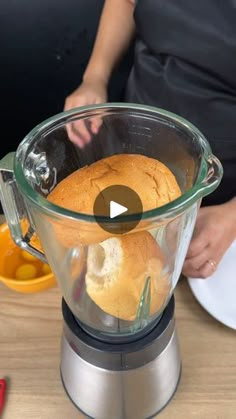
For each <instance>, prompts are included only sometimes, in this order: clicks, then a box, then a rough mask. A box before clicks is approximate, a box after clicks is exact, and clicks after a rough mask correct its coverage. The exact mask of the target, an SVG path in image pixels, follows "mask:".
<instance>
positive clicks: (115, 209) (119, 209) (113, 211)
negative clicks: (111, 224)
mask: <svg viewBox="0 0 236 419" xmlns="http://www.w3.org/2000/svg"><path fill="white" fill-rule="evenodd" d="M126 211H128V208H126V207H124V206H123V205H120V204H118V203H117V202H115V201H110V218H115V217H118V215H121V214H123V213H124V212H126Z"/></svg>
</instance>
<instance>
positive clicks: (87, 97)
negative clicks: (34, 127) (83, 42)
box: [64, 0, 135, 147]
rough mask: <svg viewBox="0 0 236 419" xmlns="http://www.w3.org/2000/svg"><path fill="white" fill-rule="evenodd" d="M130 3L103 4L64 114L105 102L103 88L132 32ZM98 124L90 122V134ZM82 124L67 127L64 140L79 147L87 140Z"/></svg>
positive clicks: (118, 0)
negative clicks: (87, 55) (89, 50)
mask: <svg viewBox="0 0 236 419" xmlns="http://www.w3.org/2000/svg"><path fill="white" fill-rule="evenodd" d="M133 11H134V0H106V1H105V4H104V8H103V12H102V15H101V19H100V23H99V27H98V32H97V36H96V40H95V44H94V47H93V51H92V54H91V57H90V60H89V62H88V65H87V68H86V70H85V72H84V75H83V81H82V84H81V85H80V86H79V87H78V88H77V89H76V90H75V91H74V92H73V93H71V94H70V95H69V96H68V97H67V98H66V101H65V106H64V110H65V111H67V110H70V109H73V108H77V107H79V106H86V105H92V104H99V103H104V102H106V101H107V86H108V83H109V80H110V77H111V74H112V71H113V70H114V68H115V66H116V65H117V64H118V62H119V61H120V59H121V58H122V56H123V54H124V53H125V52H126V50H127V49H128V47H129V45H130V43H131V40H132V38H133V35H134V32H135V24H134V19H133ZM100 124H101V121H99V120H98V118H95V119H93V120H92V121H90V131H91V132H92V133H94V134H96V132H98V129H99V126H100ZM90 131H89V130H88V129H87V127H86V126H85V124H84V123H83V122H73V123H71V124H68V125H67V132H68V136H69V138H70V140H71V141H73V142H74V143H75V144H77V145H78V146H79V147H83V146H84V144H85V143H87V142H89V141H90V140H91V132H90Z"/></svg>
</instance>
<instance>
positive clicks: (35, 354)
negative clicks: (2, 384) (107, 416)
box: [0, 280, 236, 419]
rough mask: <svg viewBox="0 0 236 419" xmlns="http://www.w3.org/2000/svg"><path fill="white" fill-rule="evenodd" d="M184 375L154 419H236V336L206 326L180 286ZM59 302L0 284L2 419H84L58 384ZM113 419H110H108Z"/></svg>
mask: <svg viewBox="0 0 236 419" xmlns="http://www.w3.org/2000/svg"><path fill="white" fill-rule="evenodd" d="M175 295H176V319H177V327H178V332H179V337H180V344H181V351H182V359H183V373H182V378H181V382H180V385H179V388H178V391H177V393H176V395H175V397H174V399H173V400H172V402H171V403H170V404H169V406H167V408H166V409H165V410H164V411H163V412H162V413H161V414H160V415H159V416H158V418H159V417H160V419H165V418H166V419H172V418H173V419H191V418H197V419H208V418H209V419H217V418H218V419H235V418H236V333H235V332H234V331H233V330H230V329H228V328H227V327H225V326H223V325H221V324H220V323H218V322H217V321H215V320H214V319H213V318H211V317H210V316H209V315H208V314H207V313H206V312H205V311H204V310H203V309H202V308H201V307H200V306H199V305H198V303H197V302H196V301H195V299H194V297H193V296H192V294H191V291H190V289H189V287H188V284H187V282H186V281H185V280H181V281H180V283H179V284H178V286H177V290H176V293H175ZM61 331H62V314H61V295H60V292H59V290H58V289H57V288H54V289H51V290H49V291H46V292H43V293H40V294H34V295H24V294H18V293H15V292H13V291H10V290H9V289H7V288H6V287H5V286H3V285H2V284H0V378H3V377H5V378H7V381H8V391H7V401H6V405H5V409H4V414H3V419H75V418H76V419H82V418H83V417H84V416H83V415H81V414H80V413H79V412H78V411H77V410H76V409H75V407H74V406H73V404H72V403H71V402H70V401H69V399H68V398H67V396H66V394H65V392H64V390H63V388H62V384H61V381H60V375H59V360H60V336H61ZM111 419H113V418H111Z"/></svg>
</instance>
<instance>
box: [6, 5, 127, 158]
mask: <svg viewBox="0 0 236 419" xmlns="http://www.w3.org/2000/svg"><path fill="white" fill-rule="evenodd" d="M102 6H103V0H30V1H29V0H1V7H0V43H1V49H0V53H1V65H0V97H1V102H0V103H1V152H0V158H2V157H3V156H4V155H5V154H6V153H7V152H9V151H13V150H15V149H16V148H17V146H18V144H19V143H20V142H21V141H22V139H23V138H24V136H25V135H26V134H27V133H28V132H29V131H30V130H31V129H32V128H33V127H34V126H35V125H37V124H38V123H39V122H42V121H43V120H44V119H46V118H48V117H50V116H52V115H54V114H56V113H58V112H61V111H62V109H63V104H64V100H65V97H66V96H67V95H68V94H69V93H70V92H71V91H73V90H74V89H75V88H76V87H77V86H78V85H79V84H80V82H81V78H82V74H83V71H84V69H85V66H86V64H87V61H88V58H89V55H90V53H91V49H92V45H93V41H94V37H95V34H96V30H97V25H98V20H99V16H100V13H101V10H102ZM130 62H131V54H130V57H128V58H127V59H125V60H124V62H122V64H121V66H120V67H119V69H118V71H117V72H116V73H115V74H114V76H113V78H112V82H111V87H110V97H109V99H110V100H114V101H115V100H119V99H120V98H121V95H122V91H123V87H124V84H125V80H126V78H127V74H128V71H129V67H130Z"/></svg>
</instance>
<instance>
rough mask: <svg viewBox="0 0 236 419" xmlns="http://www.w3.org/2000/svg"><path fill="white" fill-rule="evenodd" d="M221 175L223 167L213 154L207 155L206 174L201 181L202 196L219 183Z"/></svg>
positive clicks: (211, 190)
mask: <svg viewBox="0 0 236 419" xmlns="http://www.w3.org/2000/svg"><path fill="white" fill-rule="evenodd" d="M222 175H223V167H222V164H221V163H220V161H219V160H218V158H217V157H216V156H214V155H213V154H210V155H208V157H207V160H206V175H205V177H204V179H203V181H202V182H201V188H200V189H201V190H202V196H203V197H204V196H206V195H208V194H210V193H212V192H213V191H214V190H215V189H216V188H217V187H218V185H219V184H220V182H221V178H222Z"/></svg>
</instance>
